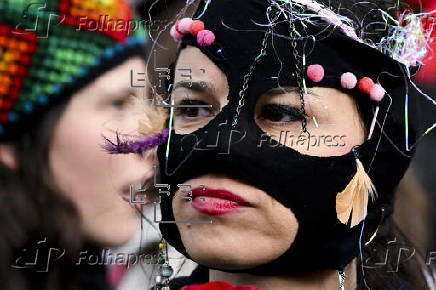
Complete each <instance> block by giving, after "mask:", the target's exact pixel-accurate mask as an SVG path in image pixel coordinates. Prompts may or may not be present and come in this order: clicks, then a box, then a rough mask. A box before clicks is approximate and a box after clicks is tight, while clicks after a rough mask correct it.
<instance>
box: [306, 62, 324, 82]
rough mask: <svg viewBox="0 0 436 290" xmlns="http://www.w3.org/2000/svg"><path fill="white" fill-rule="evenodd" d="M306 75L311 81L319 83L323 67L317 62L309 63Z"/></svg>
mask: <svg viewBox="0 0 436 290" xmlns="http://www.w3.org/2000/svg"><path fill="white" fill-rule="evenodd" d="M307 77H308V78H309V79H310V80H311V81H313V82H315V83H319V82H320V81H322V79H323V78H324V68H323V67H322V66H321V65H319V64H312V65H309V67H308V68H307Z"/></svg>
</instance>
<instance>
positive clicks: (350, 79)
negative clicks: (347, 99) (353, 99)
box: [341, 72, 357, 90]
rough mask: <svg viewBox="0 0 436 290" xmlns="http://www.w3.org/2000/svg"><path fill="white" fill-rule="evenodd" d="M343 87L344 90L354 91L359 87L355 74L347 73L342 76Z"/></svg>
mask: <svg viewBox="0 0 436 290" xmlns="http://www.w3.org/2000/svg"><path fill="white" fill-rule="evenodd" d="M341 85H342V87H343V88H344V89H349V90H351V89H354V88H355V87H356V85H357V78H356V76H355V75H354V74H353V73H350V72H347V73H344V74H343V75H342V76H341Z"/></svg>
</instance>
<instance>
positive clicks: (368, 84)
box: [358, 77, 374, 95]
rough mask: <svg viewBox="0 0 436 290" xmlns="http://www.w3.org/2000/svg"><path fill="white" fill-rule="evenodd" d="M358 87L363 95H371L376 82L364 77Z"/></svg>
mask: <svg viewBox="0 0 436 290" xmlns="http://www.w3.org/2000/svg"><path fill="white" fill-rule="evenodd" d="M358 86H359V90H360V91H361V92H362V93H365V94H367V95H369V94H370V93H371V89H372V87H373V86H374V81H373V80H372V79H371V78H368V77H364V78H362V79H360V81H359V84H358Z"/></svg>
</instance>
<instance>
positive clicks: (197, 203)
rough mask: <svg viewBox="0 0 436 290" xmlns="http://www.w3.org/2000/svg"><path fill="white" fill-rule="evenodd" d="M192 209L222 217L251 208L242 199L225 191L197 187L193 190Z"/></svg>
mask: <svg viewBox="0 0 436 290" xmlns="http://www.w3.org/2000/svg"><path fill="white" fill-rule="evenodd" d="M192 199H193V200H192V207H193V208H195V209H196V210H197V211H199V212H201V213H205V214H209V215H222V214H226V213H230V212H233V211H236V210H239V209H241V208H243V207H247V206H249V204H248V202H247V201H245V199H243V198H242V197H240V196H238V195H236V194H234V193H232V192H230V191H227V190H223V189H210V188H202V187H196V188H194V189H193V190H192Z"/></svg>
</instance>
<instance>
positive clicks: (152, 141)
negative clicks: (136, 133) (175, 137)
mask: <svg viewBox="0 0 436 290" xmlns="http://www.w3.org/2000/svg"><path fill="white" fill-rule="evenodd" d="M168 134H169V130H168V128H165V129H163V130H162V131H161V132H160V133H156V134H153V135H149V136H146V137H144V138H141V139H138V140H126V141H122V140H120V137H119V135H118V134H117V142H116V143H114V142H112V141H111V140H109V139H108V138H106V137H105V136H103V138H104V141H105V144H104V145H102V147H103V149H104V150H106V151H107V152H108V153H110V154H129V153H142V152H144V151H147V150H150V149H153V148H154V147H156V146H159V145H161V144H163V143H164V142H165V141H166V140H167V138H168Z"/></svg>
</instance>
